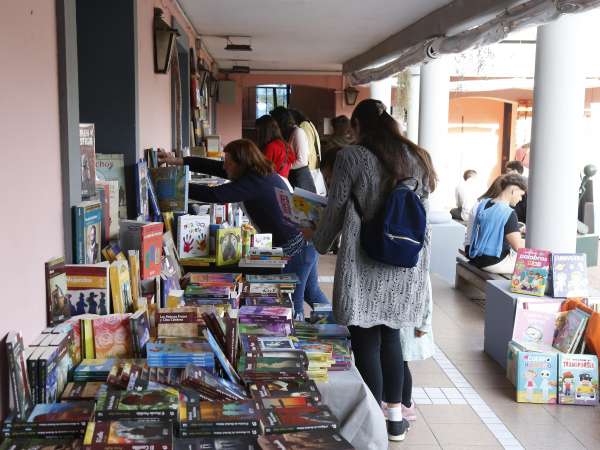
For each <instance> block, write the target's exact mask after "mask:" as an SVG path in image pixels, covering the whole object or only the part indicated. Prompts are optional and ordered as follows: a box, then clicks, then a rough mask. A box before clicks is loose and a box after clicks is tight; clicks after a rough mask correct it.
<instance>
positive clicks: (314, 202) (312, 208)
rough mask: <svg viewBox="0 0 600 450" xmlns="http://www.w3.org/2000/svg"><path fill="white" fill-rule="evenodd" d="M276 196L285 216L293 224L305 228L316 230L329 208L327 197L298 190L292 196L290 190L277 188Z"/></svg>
mask: <svg viewBox="0 0 600 450" xmlns="http://www.w3.org/2000/svg"><path fill="white" fill-rule="evenodd" d="M275 196H276V198H277V202H278V203H279V207H280V209H281V212H282V213H283V216H284V217H285V218H286V219H287V220H288V221H289V222H291V223H293V224H296V225H299V226H301V227H304V228H314V227H316V225H317V224H318V223H319V220H320V219H321V213H322V212H323V210H324V209H325V206H327V197H322V196H320V195H317V194H314V193H312V192H309V191H306V190H304V189H300V188H296V189H294V193H293V194H292V193H291V192H290V191H288V190H284V189H280V188H275Z"/></svg>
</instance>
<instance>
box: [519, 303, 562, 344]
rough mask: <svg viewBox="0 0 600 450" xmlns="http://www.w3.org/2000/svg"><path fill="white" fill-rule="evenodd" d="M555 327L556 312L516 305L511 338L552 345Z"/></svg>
mask: <svg viewBox="0 0 600 450" xmlns="http://www.w3.org/2000/svg"><path fill="white" fill-rule="evenodd" d="M555 329H556V314H553V313H547V312H543V311H535V310H531V309H523V308H521V307H519V305H517V308H516V310H515V323H514V328H513V335H512V338H513V340H515V341H522V342H536V343H543V344H547V345H552V341H553V339H554V331H555Z"/></svg>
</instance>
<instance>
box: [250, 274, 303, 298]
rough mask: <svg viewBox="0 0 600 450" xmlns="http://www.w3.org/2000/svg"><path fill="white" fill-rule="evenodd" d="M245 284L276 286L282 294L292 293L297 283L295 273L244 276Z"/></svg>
mask: <svg viewBox="0 0 600 450" xmlns="http://www.w3.org/2000/svg"><path fill="white" fill-rule="evenodd" d="M246 283H247V284H276V285H277V286H278V287H279V290H280V291H281V292H283V293H290V294H291V293H292V292H294V290H295V289H296V285H297V284H298V283H299V280H298V276H297V275H296V274H295V273H282V274H272V275H251V274H249V275H246Z"/></svg>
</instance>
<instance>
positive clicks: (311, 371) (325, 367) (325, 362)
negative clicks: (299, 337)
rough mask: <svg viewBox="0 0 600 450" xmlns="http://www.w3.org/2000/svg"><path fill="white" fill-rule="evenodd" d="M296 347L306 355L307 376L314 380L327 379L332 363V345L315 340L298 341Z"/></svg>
mask: <svg viewBox="0 0 600 450" xmlns="http://www.w3.org/2000/svg"><path fill="white" fill-rule="evenodd" d="M296 347H297V348H298V349H300V350H302V351H303V352H304V353H306V356H307V357H308V370H307V374H308V377H309V378H310V379H311V380H315V381H328V380H329V376H328V373H329V372H328V371H329V369H330V368H331V367H332V366H333V363H334V359H333V345H331V344H324V343H322V342H315V341H298V342H297V343H296Z"/></svg>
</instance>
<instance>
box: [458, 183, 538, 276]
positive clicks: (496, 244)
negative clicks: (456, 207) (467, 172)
mask: <svg viewBox="0 0 600 450" xmlns="http://www.w3.org/2000/svg"><path fill="white" fill-rule="evenodd" d="M526 191H527V182H526V180H525V178H523V177H522V176H521V175H518V174H514V173H509V174H505V175H502V176H500V177H498V178H497V179H496V180H495V181H494V182H493V183H492V185H491V186H490V188H489V189H488V190H487V192H486V193H484V194H483V196H481V198H480V201H479V202H478V203H477V204H476V205H475V207H474V208H473V211H472V213H471V219H470V221H469V226H468V228H467V239H466V242H465V251H466V254H467V257H468V258H469V261H470V263H471V264H473V265H475V266H477V267H479V268H480V269H483V270H486V271H488V272H492V273H500V274H510V273H512V272H513V269H514V267H515V261H516V259H517V255H516V251H517V250H518V249H520V248H522V247H524V246H525V242H524V241H523V238H522V237H521V232H520V231H519V221H518V220H517V214H516V213H515V211H514V209H513V208H512V207H514V205H516V204H517V203H519V201H520V200H521V198H522V197H523V195H524V194H525V192H526Z"/></svg>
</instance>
